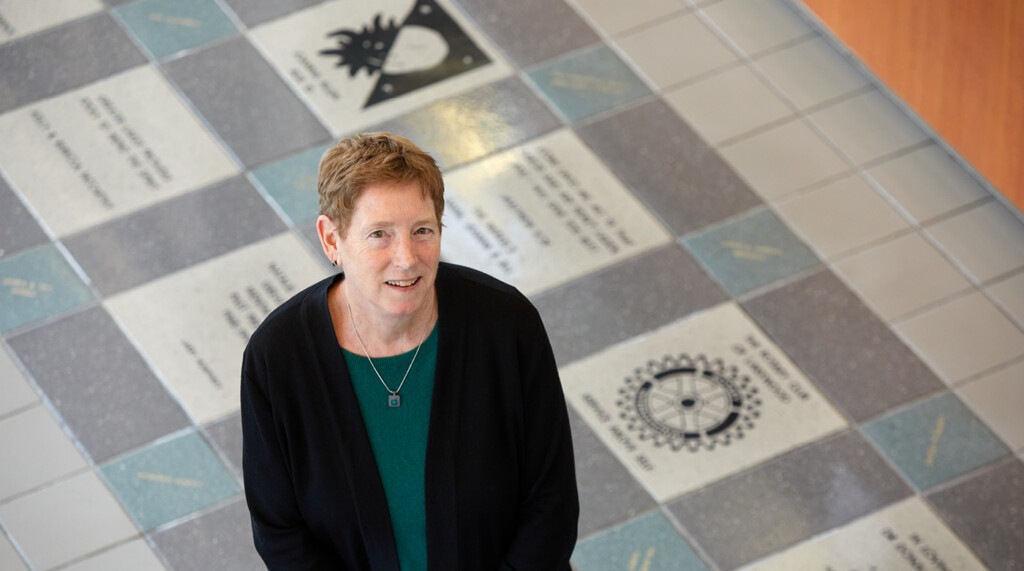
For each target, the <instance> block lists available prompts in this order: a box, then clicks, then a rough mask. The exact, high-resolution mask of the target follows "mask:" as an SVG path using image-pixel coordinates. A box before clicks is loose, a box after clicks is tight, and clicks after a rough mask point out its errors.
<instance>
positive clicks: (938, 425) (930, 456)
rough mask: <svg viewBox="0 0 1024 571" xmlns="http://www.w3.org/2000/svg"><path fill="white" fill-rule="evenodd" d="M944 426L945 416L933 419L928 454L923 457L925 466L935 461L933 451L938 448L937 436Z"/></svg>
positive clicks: (940, 433) (940, 434) (939, 435)
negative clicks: (933, 423) (933, 424)
mask: <svg viewBox="0 0 1024 571" xmlns="http://www.w3.org/2000/svg"><path fill="white" fill-rule="evenodd" d="M945 426H946V417H944V416H940V417H939V418H938V419H936V420H935V430H933V431H932V444H931V446H929V447H928V455H927V456H926V457H925V459H924V465H925V466H931V465H932V464H933V463H934V462H935V453H936V452H938V450H939V437H941V436H942V429H943V428H945Z"/></svg>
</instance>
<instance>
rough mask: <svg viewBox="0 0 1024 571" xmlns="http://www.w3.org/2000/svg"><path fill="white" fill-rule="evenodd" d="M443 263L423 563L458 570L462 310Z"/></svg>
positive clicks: (456, 292)
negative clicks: (425, 547)
mask: <svg viewBox="0 0 1024 571" xmlns="http://www.w3.org/2000/svg"><path fill="white" fill-rule="evenodd" d="M446 266H447V265H446V264H444V263H442V264H441V265H440V266H439V268H438V272H437V282H436V284H437V303H438V332H437V333H438V337H437V343H438V344H437V366H436V368H435V373H434V395H433V397H432V398H431V404H430V428H429V432H428V435H427V464H426V502H427V504H426V507H427V564H428V567H429V568H430V569H458V568H459V562H458V551H459V545H458V541H457V538H458V536H459V533H458V529H459V528H458V503H457V498H458V490H457V489H456V488H457V485H458V483H457V482H456V478H455V467H456V458H457V457H458V446H457V444H458V442H459V438H458V436H459V418H460V417H459V405H460V396H461V394H462V389H461V384H462V382H463V369H462V366H463V364H464V363H465V355H464V349H465V330H466V327H465V313H464V309H463V305H462V304H461V303H459V301H458V300H459V297H460V296H461V292H460V291H458V285H457V284H458V281H457V280H453V279H451V278H450V273H449V271H450V270H449V269H448V268H447V267H446Z"/></svg>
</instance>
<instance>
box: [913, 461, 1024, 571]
mask: <svg viewBox="0 0 1024 571" xmlns="http://www.w3.org/2000/svg"><path fill="white" fill-rule="evenodd" d="M927 499H928V501H929V502H930V503H931V504H932V507H934V508H935V511H937V512H938V514H939V516H941V517H942V519H944V520H945V521H946V523H947V524H949V527H950V528H952V529H953V531H954V532H956V534H957V535H959V536H960V538H961V539H962V540H963V541H964V543H966V544H967V545H968V547H970V548H971V549H973V550H974V553H976V554H977V555H978V557H980V558H981V560H982V561H983V562H984V563H985V564H986V565H988V566H989V568H990V569H992V571H1011V570H1019V569H1024V541H1021V534H1022V530H1024V463H1021V461H1020V459H1013V460H1008V461H1006V462H1005V463H1002V464H999V465H997V466H996V467H994V468H992V469H991V470H988V471H985V472H982V473H979V474H976V475H974V476H973V477H971V478H970V479H968V480H965V481H963V482H960V483H958V484H956V485H954V486H951V487H949V488H946V489H944V490H941V491H938V492H933V493H931V494H929V495H928V496H927Z"/></svg>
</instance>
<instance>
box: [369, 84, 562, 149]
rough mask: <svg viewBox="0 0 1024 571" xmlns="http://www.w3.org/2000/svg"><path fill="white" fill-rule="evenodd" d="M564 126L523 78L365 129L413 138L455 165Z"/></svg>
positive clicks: (491, 86)
mask: <svg viewBox="0 0 1024 571" xmlns="http://www.w3.org/2000/svg"><path fill="white" fill-rule="evenodd" d="M560 126H561V122H560V121H559V120H558V118H556V117H555V115H554V114H553V113H552V112H551V111H550V110H549V109H548V107H547V105H545V104H544V102H542V101H541V100H540V99H539V98H538V97H537V96H536V95H535V94H534V92H533V91H532V90H531V89H530V88H529V87H527V86H526V84H525V83H523V82H522V80H520V79H518V78H510V79H505V80H502V81H498V82H495V83H492V84H490V85H485V86H483V87H481V88H479V89H475V90H473V91H470V92H468V93H464V94H462V95H459V96H456V97H452V98H449V99H445V100H442V101H438V102H436V103H433V104H431V105H427V106H426V107H423V108H420V109H417V110H416V111H413V112H411V113H407V114H405V115H402V116H401V117H397V118H395V119H391V120H389V121H386V122H384V123H381V124H378V125H376V126H374V127H370V128H367V129H365V131H389V132H392V133H396V134H398V135H402V136H404V137H408V138H409V139H411V140H412V141H415V142H416V144H417V145H419V146H420V147H422V148H423V149H424V150H425V151H427V152H429V153H430V154H432V155H433V156H434V157H435V158H436V159H437V160H438V161H439V162H440V163H441V166H442V167H444V168H446V169H450V168H452V167H455V166H457V165H459V164H462V163H467V162H470V161H473V160H476V159H479V158H483V157H485V156H487V155H490V154H491V153H494V152H496V151H500V150H502V149H507V148H510V147H514V146H516V145H518V144H520V143H522V142H525V141H528V140H530V139H532V138H534V137H536V136H538V135H542V134H544V133H547V132H549V131H552V130H554V129H555V128H557V127H560Z"/></svg>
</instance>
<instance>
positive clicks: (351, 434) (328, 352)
mask: <svg viewBox="0 0 1024 571" xmlns="http://www.w3.org/2000/svg"><path fill="white" fill-rule="evenodd" d="M341 279H343V275H342V274H338V275H336V276H334V277H333V278H331V279H327V280H324V281H323V282H322V283H323V290H322V291H318V292H317V293H316V295H314V296H311V298H312V301H311V303H310V305H309V313H308V314H307V318H308V319H309V323H310V331H312V332H313V335H312V342H313V343H315V344H316V353H317V356H318V358H319V361H320V368H321V371H322V377H323V379H325V380H326V382H327V392H328V394H330V395H331V398H332V400H333V401H334V402H335V403H337V405H336V406H333V407H327V409H328V410H331V411H332V412H334V413H335V418H332V419H330V426H333V427H335V431H336V436H335V439H334V440H335V442H336V443H337V446H336V447H335V449H334V450H325V451H323V453H325V454H339V455H340V457H341V460H342V464H343V465H344V469H345V476H346V479H347V480H348V481H349V482H351V483H352V486H351V488H350V492H351V495H352V502H353V504H354V505H355V506H356V517H357V518H358V521H359V528H360V530H361V531H362V536H363V543H364V545H365V546H366V551H367V556H368V558H369V560H370V562H371V564H372V565H373V569H374V570H384V571H392V570H393V571H398V569H399V567H398V548H397V547H396V545H395V537H394V531H393V528H392V525H391V516H390V515H389V512H388V504H387V498H386V496H385V495H384V485H383V483H382V482H381V478H380V473H379V472H378V470H377V462H376V459H375V457H374V454H373V448H372V446H371V445H370V436H369V434H368V433H367V431H366V423H365V422H364V421H363V415H362V412H361V411H360V409H359V400H358V399H357V397H356V394H355V389H353V388H352V379H351V377H349V373H348V367H347V365H346V364H345V356H344V354H343V353H342V349H341V347H340V346H339V345H338V340H337V337H336V336H335V334H334V325H333V323H332V321H331V313H330V310H329V307H328V302H327V291H328V289H329V288H330V286H331V285H332V284H334V283H337V282H338V281H340V280H341ZM339 413H340V414H339ZM325 420H326V419H325Z"/></svg>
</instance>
